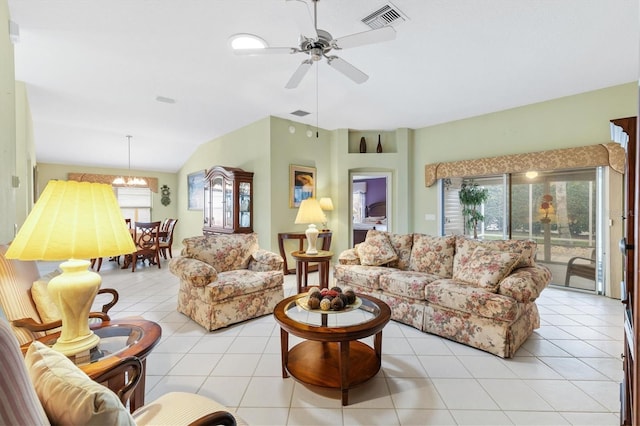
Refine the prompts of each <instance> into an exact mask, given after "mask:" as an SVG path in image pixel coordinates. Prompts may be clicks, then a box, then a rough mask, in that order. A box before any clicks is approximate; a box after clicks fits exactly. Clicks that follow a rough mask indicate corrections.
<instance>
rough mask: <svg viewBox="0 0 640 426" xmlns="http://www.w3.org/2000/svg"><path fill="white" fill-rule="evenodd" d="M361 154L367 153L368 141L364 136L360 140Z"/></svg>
mask: <svg viewBox="0 0 640 426" xmlns="http://www.w3.org/2000/svg"><path fill="white" fill-rule="evenodd" d="M360 152H362V153H364V152H367V141H366V140H364V136H363V137H361V138H360Z"/></svg>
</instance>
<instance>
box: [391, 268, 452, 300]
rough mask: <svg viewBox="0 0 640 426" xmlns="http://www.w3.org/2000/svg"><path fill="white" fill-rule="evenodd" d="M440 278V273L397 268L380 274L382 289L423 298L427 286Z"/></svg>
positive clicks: (400, 294) (412, 297) (419, 298)
mask: <svg viewBox="0 0 640 426" xmlns="http://www.w3.org/2000/svg"><path fill="white" fill-rule="evenodd" d="M438 279H440V277H439V276H438V275H432V274H427V273H425V272H415V271H401V270H397V269H396V270H393V272H391V273H388V274H383V275H381V276H380V289H381V290H382V291H385V292H388V293H391V294H396V295H398V296H405V297H409V298H411V299H418V300H422V299H424V288H425V286H426V285H427V284H429V283H431V282H433V281H436V280H438Z"/></svg>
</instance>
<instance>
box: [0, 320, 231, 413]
mask: <svg viewBox="0 0 640 426" xmlns="http://www.w3.org/2000/svg"><path fill="white" fill-rule="evenodd" d="M0 353H2V356H3V360H2V363H0V401H2V403H0V424H2V425H48V424H63V425H80V424H105V425H106V424H110V425H116V424H117V425H135V424H138V425H145V424H172V425H178V424H185V425H187V424H188V425H236V424H242V421H241V420H240V419H239V418H237V417H236V416H234V415H233V414H231V413H230V412H229V411H228V410H227V409H226V407H224V406H222V405H220V404H218V403H217V402H215V401H213V400H211V399H209V398H206V397H204V396H201V395H196V394H190V393H184V392H171V393H167V394H165V395H163V396H161V397H160V398H158V399H157V400H155V401H154V402H152V403H150V404H147V405H144V406H142V407H140V408H139V409H137V410H136V411H135V412H134V413H132V414H130V413H129V411H128V410H127V409H126V408H125V406H124V405H123V404H122V402H121V398H122V397H125V396H124V395H116V394H115V393H113V392H112V391H110V390H109V389H107V388H106V387H104V386H102V385H100V384H98V383H96V382H94V381H93V380H91V379H90V378H89V377H88V376H87V375H86V374H84V373H83V372H82V371H81V370H80V369H79V368H78V367H76V366H75V364H73V362H71V361H70V360H69V359H68V358H67V357H66V356H64V355H62V354H61V353H59V352H56V351H54V350H53V349H51V348H49V347H48V346H46V345H44V344H42V343H40V342H37V341H35V342H33V343H32V344H31V346H30V347H29V350H28V351H27V355H26V357H24V358H23V356H22V352H21V351H20V347H19V346H18V341H17V339H16V337H15V335H14V334H13V332H12V330H11V328H10V327H9V324H8V323H7V322H6V321H5V320H3V319H0ZM123 363H127V364H130V365H131V366H134V368H133V369H132V370H131V371H130V373H131V374H130V377H131V379H130V383H129V384H130V387H129V390H128V391H130V390H132V389H133V387H135V385H136V384H137V382H138V380H139V378H140V375H139V374H140V371H141V369H142V364H141V363H140V361H139V360H138V359H137V358H135V357H131V358H128V359H125V360H123ZM136 365H137V367H135V366H136ZM128 391H127V390H125V393H126V392H128Z"/></svg>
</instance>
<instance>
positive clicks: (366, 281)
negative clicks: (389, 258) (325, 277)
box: [333, 265, 394, 290]
mask: <svg viewBox="0 0 640 426" xmlns="http://www.w3.org/2000/svg"><path fill="white" fill-rule="evenodd" d="M393 271H394V269H391V268H386V267H384V266H363V265H335V267H334V268H333V277H334V278H335V279H336V280H338V281H339V282H340V283H341V285H354V286H359V287H363V288H367V289H370V290H379V289H380V276H381V275H384V274H389V273H391V272H393Z"/></svg>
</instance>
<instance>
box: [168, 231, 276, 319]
mask: <svg viewBox="0 0 640 426" xmlns="http://www.w3.org/2000/svg"><path fill="white" fill-rule="evenodd" d="M182 244H183V246H184V247H183V249H182V253H181V256H180V257H176V258H173V259H171V261H170V262H169V270H170V271H171V272H172V273H173V274H174V275H176V276H177V277H178V278H180V289H179V291H178V311H179V312H182V313H183V314H185V315H187V316H188V317H190V318H191V319H193V320H194V321H195V322H197V323H198V324H200V325H202V326H203V327H204V328H206V329H207V330H209V331H211V330H215V329H218V328H221V327H225V326H228V325H230V324H235V323H237V322H241V321H245V320H248V319H251V318H256V317H259V316H262V315H267V314H271V313H272V312H273V308H274V307H275V305H276V303H278V302H279V301H281V300H282V299H283V298H284V288H283V282H284V274H283V272H282V264H283V260H282V257H280V255H278V254H275V253H272V252H269V251H266V250H262V249H260V248H259V247H258V236H257V234H255V233H252V234H216V235H205V236H198V237H191V238H185V239H184V240H183V241H182Z"/></svg>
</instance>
